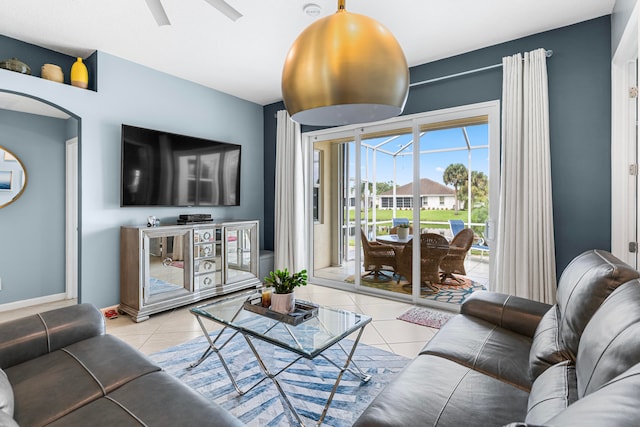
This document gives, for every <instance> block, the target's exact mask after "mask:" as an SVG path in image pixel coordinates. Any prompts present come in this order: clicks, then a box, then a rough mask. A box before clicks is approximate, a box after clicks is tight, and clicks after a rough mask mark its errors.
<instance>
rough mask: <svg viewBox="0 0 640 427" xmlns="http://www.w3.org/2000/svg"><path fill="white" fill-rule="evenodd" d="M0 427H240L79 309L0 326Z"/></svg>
mask: <svg viewBox="0 0 640 427" xmlns="http://www.w3.org/2000/svg"><path fill="white" fill-rule="evenodd" d="M0 368H1V370H0V426H2V427H10V426H16V425H19V426H20V427H31V426H51V427H58V426H60V427H62V426H65V427H68V426H78V427H80V426H82V427H86V426H91V427H100V426H105V427H107V426H108V427H114V426H118V427H122V426H167V427H169V426H171V427H177V426H242V425H244V424H243V423H241V422H240V421H239V420H237V419H236V418H234V417H233V416H231V415H230V414H229V413H228V412H227V411H225V410H224V409H222V408H221V407H219V406H217V405H216V404H215V403H212V402H210V401H208V400H206V399H205V398H204V397H202V396H201V395H200V394H198V393H196V392H194V391H193V390H192V389H190V388H189V387H187V386H186V385H184V384H183V383H181V382H180V381H178V380H176V379H174V378H173V377H171V376H170V375H168V374H167V373H165V372H163V371H162V370H161V369H160V368H159V367H158V366H156V365H154V364H153V363H152V362H151V361H150V360H149V359H148V358H146V357H145V356H144V355H143V354H142V353H140V352H138V351H137V350H135V349H133V348H132V347H130V346H129V345H127V344H126V343H124V342H123V341H120V340H119V339H117V338H115V337H113V336H110V335H106V334H105V323H104V318H103V316H102V313H101V312H100V311H98V310H97V309H96V308H95V307H93V306H92V305H89V304H79V305H75V306H71V307H66V308H62V309H57V310H52V311H49V312H45V313H41V314H38V315H33V316H29V317H25V318H22V319H18V320H14V321H9V322H5V323H0Z"/></svg>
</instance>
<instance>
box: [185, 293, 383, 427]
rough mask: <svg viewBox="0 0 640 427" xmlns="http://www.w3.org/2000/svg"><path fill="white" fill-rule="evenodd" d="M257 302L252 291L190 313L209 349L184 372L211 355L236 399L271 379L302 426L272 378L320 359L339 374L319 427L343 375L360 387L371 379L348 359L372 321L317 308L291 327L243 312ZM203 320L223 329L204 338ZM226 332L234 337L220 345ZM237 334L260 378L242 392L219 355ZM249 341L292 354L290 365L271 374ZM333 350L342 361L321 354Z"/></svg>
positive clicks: (281, 390)
mask: <svg viewBox="0 0 640 427" xmlns="http://www.w3.org/2000/svg"><path fill="white" fill-rule="evenodd" d="M259 296H260V294H259V293H256V292H255V291H252V292H245V293H242V294H240V295H234V296H232V297H228V298H224V299H221V300H218V301H215V302H212V303H209V304H204V305H201V306H198V307H195V308H192V309H191V313H193V314H194V315H195V316H196V319H197V320H198V323H199V324H200V328H201V329H202V332H203V333H204V335H205V337H206V338H207V340H208V341H209V347H208V348H207V349H206V350H205V352H204V353H203V354H202V356H201V357H200V359H198V360H197V361H196V362H194V363H193V364H192V365H190V366H189V369H193V368H195V367H196V366H198V365H199V364H200V363H202V362H203V361H204V360H205V359H206V358H207V357H209V356H210V355H211V354H213V353H216V354H217V355H218V357H219V359H220V362H221V363H222V366H223V368H224V370H225V371H226V373H227V375H228V376H229V379H230V380H231V382H232V383H233V386H234V388H235V389H236V391H237V392H238V394H240V395H243V394H245V393H248V392H249V391H251V390H253V389H254V388H255V387H257V386H258V385H259V384H261V383H262V382H263V381H264V380H266V379H267V378H268V379H271V380H272V381H273V383H274V384H275V386H276V388H277V389H278V392H279V393H280V395H281V396H282V398H283V400H284V402H285V403H286V405H287V406H288V407H289V410H290V411H291V413H292V414H293V416H294V417H295V418H296V420H297V421H298V423H299V424H300V425H304V423H303V421H302V419H301V418H300V415H299V414H298V412H297V411H296V409H295V408H294V407H293V405H292V404H291V402H290V401H289V398H288V397H287V394H286V393H285V391H284V390H283V388H282V386H281V385H280V383H279V382H278V379H277V378H276V377H277V376H278V375H279V374H281V373H282V372H284V371H286V370H287V369H288V368H289V367H291V366H292V365H294V364H295V363H296V362H297V361H299V360H300V359H302V358H306V359H315V358H316V357H322V358H324V359H325V360H326V361H327V362H329V363H330V364H331V365H333V366H335V367H336V368H337V369H338V371H339V373H338V375H337V378H336V381H335V384H334V385H333V389H332V390H331V393H330V395H329V398H328V399H327V402H326V404H325V406H324V409H323V411H322V414H321V415H320V419H319V420H318V421H317V424H316V425H320V424H322V421H323V420H324V418H325V416H326V414H327V411H328V409H329V405H331V401H332V400H333V397H334V395H335V393H336V390H337V389H338V385H339V384H340V380H341V379H342V375H343V374H344V373H345V371H349V372H350V373H351V374H353V375H355V376H356V377H357V378H359V379H360V380H361V381H362V382H367V381H369V379H371V376H370V375H367V374H365V373H364V372H363V371H362V370H361V369H360V368H359V367H358V366H357V365H356V363H355V362H354V361H353V354H354V352H355V350H356V347H357V346H358V343H359V341H360V337H361V336H362V332H363V331H364V327H365V326H366V325H368V324H369V323H370V322H371V317H369V316H366V315H364V314H359V313H353V312H350V311H346V310H339V309H335V308H330V307H323V306H318V312H317V315H315V316H313V317H311V318H310V319H308V320H306V321H304V322H302V323H300V324H298V325H295V326H294V325H292V324H289V323H287V322H284V321H280V320H276V319H273V318H271V317H270V316H269V317H267V316H264V315H262V314H258V313H255V312H253V311H249V310H246V309H245V308H244V303H245V301H249V300H252V299H254V298H256V297H258V298H259ZM203 319H206V320H210V321H213V322H215V323H218V324H222V325H223V328H222V329H220V330H217V331H214V332H212V333H209V331H208V330H207V328H206V326H205V322H203ZM227 330H232V331H233V333H232V334H231V336H230V337H227V336H225V337H224V339H221V337H222V336H223V333H224V332H225V331H227ZM356 332H357V337H356V339H355V340H354V341H353V344H352V345H351V346H350V348H345V347H344V346H343V344H344V343H342V340H343V339H344V338H346V337H347V336H349V335H351V334H353V333H356ZM238 334H240V335H242V336H243V337H244V339H245V340H246V342H247V345H248V347H249V349H250V350H251V352H252V353H253V355H254V356H255V358H256V360H257V361H258V364H259V365H260V368H261V369H262V372H263V373H264V375H265V376H264V377H263V378H262V379H260V380H259V381H258V382H256V383H255V384H253V385H252V386H251V387H249V388H248V389H247V390H241V389H240V387H239V386H238V383H237V382H236V378H235V377H234V375H233V374H232V373H231V370H230V369H229V366H228V364H227V362H226V361H225V359H224V357H223V355H222V353H221V350H222V349H224V347H225V346H226V345H227V344H228V343H229V342H230V341H231V340H232V339H233V338H234V337H235V336H237V335H238ZM254 340H260V341H263V342H266V343H269V344H271V345H274V346H278V347H280V348H283V349H285V350H288V351H290V352H291V353H293V355H294V360H293V361H292V362H291V363H289V364H287V365H286V366H285V367H284V368H281V369H279V370H278V371H277V372H271V371H270V370H269V367H267V366H266V364H265V361H264V360H263V358H262V357H260V353H259V351H258V348H257V347H256V346H255V345H254ZM219 341H220V342H219ZM334 345H337V346H339V347H340V348H341V349H342V352H340V353H344V359H343V360H331V359H330V358H329V357H327V356H326V355H325V354H324V351H325V350H327V349H328V348H330V347H332V346H334Z"/></svg>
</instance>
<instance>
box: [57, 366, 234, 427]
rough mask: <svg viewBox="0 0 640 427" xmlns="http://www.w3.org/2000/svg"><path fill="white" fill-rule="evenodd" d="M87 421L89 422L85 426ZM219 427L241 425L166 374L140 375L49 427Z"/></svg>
mask: <svg viewBox="0 0 640 427" xmlns="http://www.w3.org/2000/svg"><path fill="white" fill-rule="evenodd" d="M87 420H91V422H90V423H87ZM87 425H91V426H92V427H113V426H129V425H139V426H154V427H165V426H166V427H175V426H187V425H188V426H220V427H232V426H233V427H239V426H243V425H244V424H243V423H242V422H240V420H238V419H237V418H235V417H233V416H232V415H231V414H230V413H229V412H227V411H226V410H225V409H223V408H222V407H220V406H218V405H216V404H215V403H213V402H210V401H208V400H207V399H205V398H204V397H203V396H202V395H200V394H198V393H197V392H195V391H193V390H192V389H190V388H189V387H188V386H186V385H185V384H183V383H181V382H180V381H177V380H176V379H175V378H173V377H171V376H170V375H169V374H167V373H165V372H152V373H150V374H147V375H143V376H141V377H139V378H136V379H135V380H133V381H131V382H129V383H127V384H125V385H123V386H122V387H120V388H118V389H117V390H114V391H113V392H112V393H109V394H108V395H107V396H106V397H102V398H100V399H98V400H96V401H93V402H91V403H89V404H87V405H85V406H83V407H81V408H79V409H77V410H76V411H74V412H72V413H70V414H69V415H67V416H65V417H64V418H60V419H59V420H57V421H56V422H54V423H52V424H50V425H49V427H85V426H87Z"/></svg>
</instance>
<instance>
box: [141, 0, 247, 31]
mask: <svg viewBox="0 0 640 427" xmlns="http://www.w3.org/2000/svg"><path fill="white" fill-rule="evenodd" d="M204 1H206V2H207V3H209V4H210V5H211V6H212V7H214V8H216V9H217V10H218V11H220V12H221V13H222V14H223V15H225V16H226V17H227V18H229V19H231V20H232V21H237V20H238V19H239V18H241V17H242V14H241V13H240V12H238V11H237V10H235V9H234V8H233V7H231V6H230V5H229V3H227V2H226V1H224V0H204ZM146 2H147V7H148V8H149V11H151V14H152V15H153V18H154V19H155V20H156V23H157V24H158V25H159V26H162V25H171V22H169V17H168V16H167V12H165V10H164V7H163V6H162V2H161V0H146Z"/></svg>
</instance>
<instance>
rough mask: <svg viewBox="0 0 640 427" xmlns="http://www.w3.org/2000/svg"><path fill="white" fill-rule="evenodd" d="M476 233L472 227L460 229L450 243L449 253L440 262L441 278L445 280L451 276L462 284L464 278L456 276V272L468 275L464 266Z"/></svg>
mask: <svg viewBox="0 0 640 427" xmlns="http://www.w3.org/2000/svg"><path fill="white" fill-rule="evenodd" d="M474 237H475V234H474V233H473V230H472V229H470V228H464V229H462V230H460V231H459V232H458V233H457V234H456V235H455V236H454V238H453V240H452V241H451V244H450V245H449V253H448V254H447V255H446V256H445V257H444V258H443V259H442V261H441V262H440V270H441V273H440V280H441V281H443V282H444V281H445V280H446V279H448V278H450V279H453V280H455V281H456V282H457V283H459V284H462V283H464V280H462V279H460V278H458V277H456V276H454V273H455V274H462V275H466V274H467V272H466V270H465V268H464V259H465V258H466V257H467V252H469V249H470V248H471V245H472V244H473V239H474Z"/></svg>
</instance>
